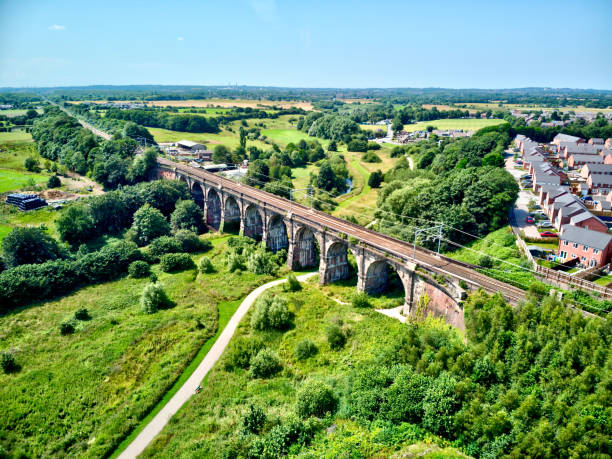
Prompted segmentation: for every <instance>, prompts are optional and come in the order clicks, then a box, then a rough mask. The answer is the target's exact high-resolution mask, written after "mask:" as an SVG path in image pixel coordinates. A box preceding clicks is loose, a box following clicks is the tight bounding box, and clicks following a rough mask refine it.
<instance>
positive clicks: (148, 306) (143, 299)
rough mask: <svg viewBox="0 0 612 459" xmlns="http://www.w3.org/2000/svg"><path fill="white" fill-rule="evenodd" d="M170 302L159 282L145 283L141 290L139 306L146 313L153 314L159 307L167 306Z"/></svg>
mask: <svg viewBox="0 0 612 459" xmlns="http://www.w3.org/2000/svg"><path fill="white" fill-rule="evenodd" d="M171 304H172V303H171V301H170V299H169V298H168V296H167V295H166V292H164V289H163V287H162V286H161V285H159V284H153V283H151V284H147V285H146V286H145V288H144V289H143V290H142V295H141V296H140V306H141V307H142V310H143V312H144V313H146V314H154V313H155V312H157V311H158V310H159V309H164V308H167V307H169V306H170V305H171Z"/></svg>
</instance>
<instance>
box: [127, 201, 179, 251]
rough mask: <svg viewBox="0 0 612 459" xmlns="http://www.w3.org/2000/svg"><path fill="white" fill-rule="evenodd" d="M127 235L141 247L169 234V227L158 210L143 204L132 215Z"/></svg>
mask: <svg viewBox="0 0 612 459" xmlns="http://www.w3.org/2000/svg"><path fill="white" fill-rule="evenodd" d="M129 233H130V234H129V238H130V239H131V240H133V241H134V242H135V243H136V244H138V246H139V247H142V246H144V245H147V244H149V243H150V242H151V241H152V240H153V239H156V238H158V237H160V236H167V235H168V234H170V225H169V224H168V220H166V217H164V215H163V214H162V213H161V212H160V211H159V210H157V209H156V208H154V207H151V206H150V205H149V204H145V205H144V206H142V207H141V208H140V209H138V210H137V211H136V213H134V223H133V224H132V227H131V228H130V231H129Z"/></svg>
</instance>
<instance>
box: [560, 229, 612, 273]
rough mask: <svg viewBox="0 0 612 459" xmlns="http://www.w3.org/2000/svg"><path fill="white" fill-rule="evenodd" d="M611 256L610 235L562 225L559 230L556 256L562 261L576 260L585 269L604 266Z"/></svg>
mask: <svg viewBox="0 0 612 459" xmlns="http://www.w3.org/2000/svg"><path fill="white" fill-rule="evenodd" d="M611 255H612V235H610V234H607V233H601V232H599V231H591V230H588V229H585V228H579V227H576V226H572V225H564V226H563V227H562V228H561V236H560V237H559V247H558V249H557V256H558V257H559V258H561V260H562V261H564V262H565V261H569V260H573V259H578V262H579V263H580V264H581V265H582V266H585V267H589V268H590V267H595V266H604V265H606V264H607V263H608V262H609V261H610V257H611Z"/></svg>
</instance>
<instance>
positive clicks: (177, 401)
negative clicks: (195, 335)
mask: <svg viewBox="0 0 612 459" xmlns="http://www.w3.org/2000/svg"><path fill="white" fill-rule="evenodd" d="M316 274H318V272H312V273H307V274H302V275H301V276H297V279H298V280H299V281H300V282H302V281H305V280H306V279H308V278H310V277H312V276H314V275H316ZM283 282H287V279H278V280H275V281H272V282H268V283H267V284H264V285H261V286H259V287H257V288H256V289H255V290H253V291H252V292H251V293H249V294H248V295H247V297H246V298H245V299H244V300H243V301H242V303H240V306H238V309H237V310H236V312H235V313H234V315H233V316H232V318H231V319H230V320H229V322H228V323H227V325H226V326H225V328H224V329H223V331H222V332H221V335H219V338H217V341H215V344H213V345H212V347H211V348H210V351H208V354H206V357H204V360H202V362H201V363H200V365H198V367H197V368H196V369H195V371H194V372H193V374H192V375H191V376H190V377H189V379H188V380H187V381H185V384H183V385H182V386H181V388H180V389H179V390H178V391H177V393H176V394H174V396H173V397H172V398H171V399H170V400H169V401H168V403H167V404H166V405H165V406H164V407H163V408H162V409H161V411H160V412H159V413H157V415H156V416H155V417H154V418H153V419H151V422H149V423H148V424H147V425H146V427H145V428H144V429H143V430H142V432H140V433H139V434H138V436H137V437H136V438H135V439H134V441H132V443H130V444H129V445H128V447H127V448H126V449H125V450H124V451H123V452H122V453H121V454H120V455H119V459H128V458H129V459H131V458H135V457H137V456H138V455H139V454H140V453H142V452H143V451H144V450H145V448H146V447H147V446H148V445H149V443H151V441H152V440H153V439H154V438H155V436H156V435H157V434H158V433H160V432H161V431H162V429H163V428H164V426H165V425H166V424H167V423H168V421H169V420H170V418H171V417H172V416H174V414H175V413H176V412H177V411H178V410H179V409H180V408H181V406H183V405H184V404H185V402H187V400H189V399H190V398H191V396H192V395H194V393H195V389H196V387H198V385H199V384H200V383H201V382H202V380H203V379H204V377H205V376H206V374H207V373H208V372H209V371H210V369H211V368H212V367H213V366H214V364H215V363H216V362H217V360H219V357H221V354H223V351H224V350H225V348H226V347H227V345H228V344H229V342H230V339H231V338H232V336H233V335H234V332H235V331H236V327H238V324H239V323H240V321H241V320H242V318H243V317H244V316H245V315H246V313H247V311H248V310H249V308H250V307H251V306H252V305H253V303H254V302H255V300H256V299H257V297H258V296H259V295H261V294H262V293H263V292H265V291H266V290H268V289H269V288H272V287H274V286H276V285H279V284H282V283H283Z"/></svg>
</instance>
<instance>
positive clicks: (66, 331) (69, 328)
mask: <svg viewBox="0 0 612 459" xmlns="http://www.w3.org/2000/svg"><path fill="white" fill-rule="evenodd" d="M59 330H60V334H61V335H72V334H73V333H74V324H73V323H72V322H71V321H66V322H62V323H61V324H60V326H59Z"/></svg>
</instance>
